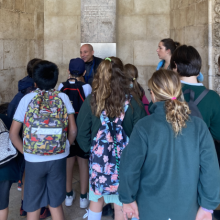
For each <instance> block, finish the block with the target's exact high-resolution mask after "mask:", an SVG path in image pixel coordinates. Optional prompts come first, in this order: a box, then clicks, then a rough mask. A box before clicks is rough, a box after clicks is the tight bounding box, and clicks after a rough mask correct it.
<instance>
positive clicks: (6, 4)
mask: <svg viewBox="0 0 220 220" xmlns="http://www.w3.org/2000/svg"><path fill="white" fill-rule="evenodd" d="M14 4H15V0H2V8H4V9H9V10H13V9H14Z"/></svg>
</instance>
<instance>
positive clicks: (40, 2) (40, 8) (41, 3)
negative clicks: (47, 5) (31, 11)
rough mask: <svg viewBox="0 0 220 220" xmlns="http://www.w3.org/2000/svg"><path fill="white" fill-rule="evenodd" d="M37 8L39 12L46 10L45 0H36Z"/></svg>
mask: <svg viewBox="0 0 220 220" xmlns="http://www.w3.org/2000/svg"><path fill="white" fill-rule="evenodd" d="M35 9H36V11H38V12H44V0H35Z"/></svg>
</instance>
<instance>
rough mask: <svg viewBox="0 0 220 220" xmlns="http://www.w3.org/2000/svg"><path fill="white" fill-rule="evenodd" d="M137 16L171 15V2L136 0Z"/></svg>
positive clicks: (168, 0) (165, 0)
mask: <svg viewBox="0 0 220 220" xmlns="http://www.w3.org/2000/svg"><path fill="white" fill-rule="evenodd" d="M134 13H136V14H169V13H170V0H157V1H155V0H134Z"/></svg>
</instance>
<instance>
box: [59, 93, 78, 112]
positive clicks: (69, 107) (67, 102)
mask: <svg viewBox="0 0 220 220" xmlns="http://www.w3.org/2000/svg"><path fill="white" fill-rule="evenodd" d="M59 97H60V98H61V99H62V100H63V102H64V104H65V106H66V110H67V114H68V115H70V114H74V113H75V110H74V108H73V106H72V103H71V102H70V99H69V97H68V96H67V95H66V94H65V93H59Z"/></svg>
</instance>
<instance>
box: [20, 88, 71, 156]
mask: <svg viewBox="0 0 220 220" xmlns="http://www.w3.org/2000/svg"><path fill="white" fill-rule="evenodd" d="M35 92H36V93H37V95H36V96H35V97H34V98H33V99H32V100H31V102H30V103H29V105H28V108H27V111H26V113H25V119H24V128H23V129H24V130H23V134H24V139H23V140H24V141H23V146H24V152H26V153H29V154H36V155H42V156H43V155H56V154H61V153H64V152H65V147H66V139H67V131H68V115H67V110H66V106H65V104H64V103H63V101H62V99H61V98H60V97H59V96H58V94H59V93H60V92H58V91H56V90H54V89H53V90H50V91H48V92H45V91H44V90H43V91H41V90H39V89H37V90H36V91H35Z"/></svg>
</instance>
